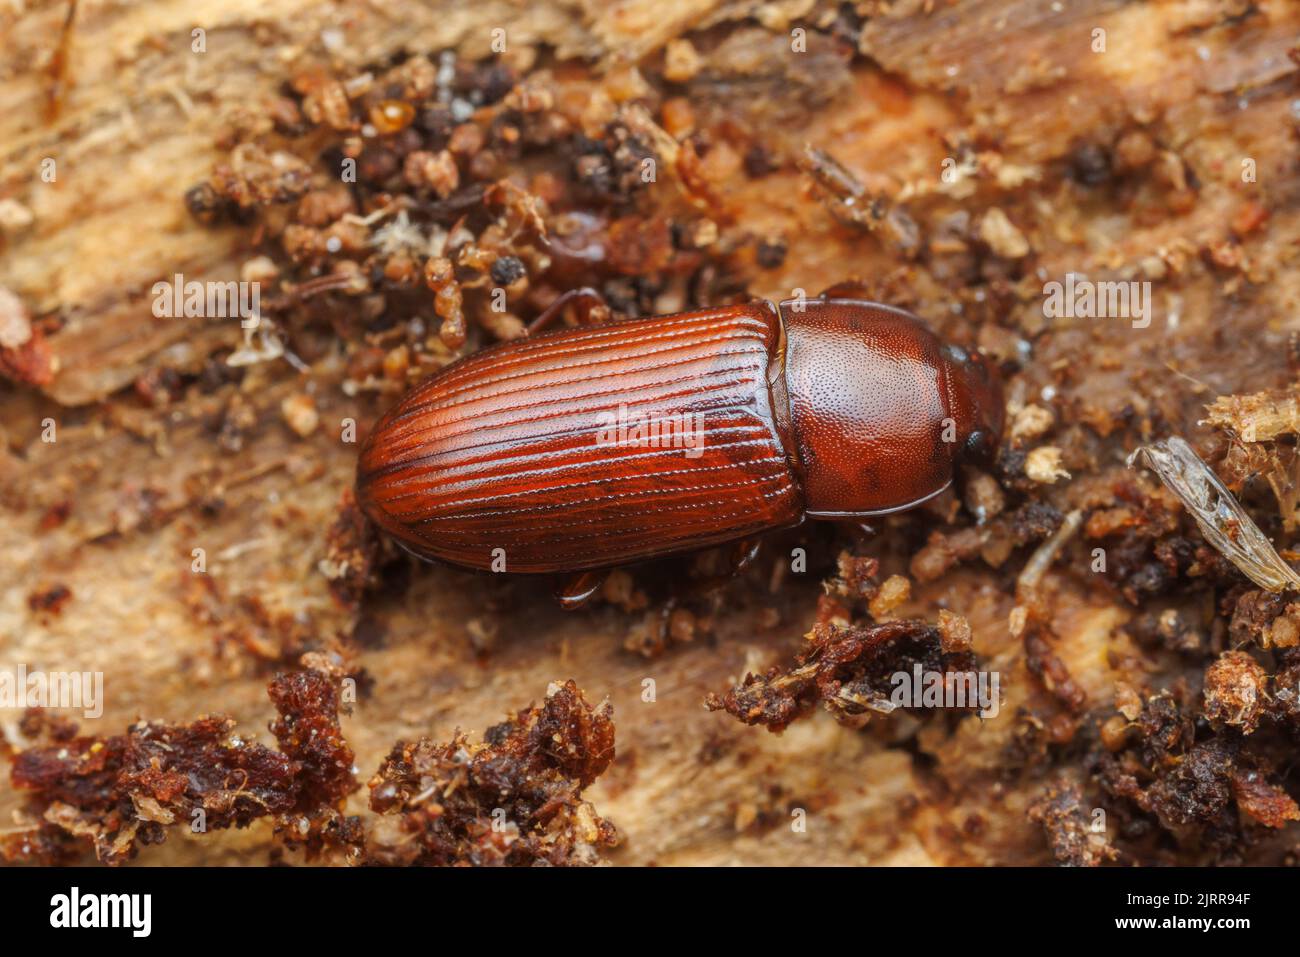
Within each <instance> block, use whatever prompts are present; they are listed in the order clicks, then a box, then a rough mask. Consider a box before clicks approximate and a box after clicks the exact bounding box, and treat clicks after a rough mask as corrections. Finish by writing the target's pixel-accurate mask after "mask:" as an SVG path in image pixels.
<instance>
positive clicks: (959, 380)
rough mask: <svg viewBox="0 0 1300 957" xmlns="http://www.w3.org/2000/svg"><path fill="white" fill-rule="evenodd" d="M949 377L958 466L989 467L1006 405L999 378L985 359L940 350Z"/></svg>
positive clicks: (953, 349) (958, 349)
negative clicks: (960, 464) (970, 464)
mask: <svg viewBox="0 0 1300 957" xmlns="http://www.w3.org/2000/svg"><path fill="white" fill-rule="evenodd" d="M942 361H943V363H944V365H945V367H946V369H947V373H948V383H949V390H950V392H949V396H950V397H949V404H950V408H949V412H950V414H951V415H952V417H953V419H954V420H955V422H956V438H957V455H956V456H955V458H956V460H957V461H958V462H972V463H974V464H977V465H990V464H992V462H993V458H994V456H996V455H997V451H998V446H1000V445H1001V444H1002V427H1003V424H1004V422H1005V418H1006V401H1005V399H1004V398H1003V395H1002V377H1001V375H1000V374H999V373H998V370H997V368H996V367H995V366H994V365H993V363H992V362H991V361H990V360H989V359H988V357H987V356H985V355H983V354H981V353H979V352H975V351H968V350H966V349H962V348H961V347H960V346H953V345H947V346H944V347H943V360H942Z"/></svg>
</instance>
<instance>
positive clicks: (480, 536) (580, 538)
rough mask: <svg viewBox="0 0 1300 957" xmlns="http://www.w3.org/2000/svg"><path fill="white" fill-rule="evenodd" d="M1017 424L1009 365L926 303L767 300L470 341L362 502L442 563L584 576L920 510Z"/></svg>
mask: <svg viewBox="0 0 1300 957" xmlns="http://www.w3.org/2000/svg"><path fill="white" fill-rule="evenodd" d="M573 295H591V294H590V293H589V291H586V290H584V291H579V292H577V293H574V294H570V296H573ZM554 311H556V310H554V309H553V310H548V314H550V313H553V312H554ZM1002 422H1003V401H1002V389H1001V385H1000V383H999V380H998V376H997V374H996V371H995V370H994V369H992V368H991V367H990V365H989V364H988V362H987V361H986V360H985V359H984V357H982V356H980V355H979V354H978V353H968V352H964V351H963V350H961V349H958V348H956V347H953V346H946V345H944V344H943V343H942V342H940V341H939V339H938V338H937V337H936V336H935V335H934V334H933V333H932V332H931V331H930V330H929V329H928V328H927V327H926V326H925V325H924V324H923V323H922V322H921V321H920V320H919V319H917V318H916V317H915V316H913V315H911V314H910V313H907V312H904V311H902V310H900V309H895V308H892V307H890V306H883V305H879V304H877V303H872V302H865V301H861V300H856V299H847V298H835V297H823V298H819V299H806V300H804V299H798V300H788V301H785V302H782V303H781V304H780V307H779V308H778V307H777V306H775V305H773V304H772V303H770V302H753V303H749V304H746V305H736V306H723V307H719V308H715V309H700V310H697V311H694V312H684V313H679V314H676V315H672V316H664V317H657V318H649V319H631V320H626V321H623V322H617V323H608V324H602V325H595V326H588V327H584V328H577V329H567V330H564V331H560V332H554V333H550V334H547V335H542V336H536V337H530V338H525V339H519V340H516V341H514V342H509V343H504V344H501V345H498V346H494V347H492V348H489V349H484V350H482V351H481V352H477V353H475V354H473V355H470V356H467V357H466V358H464V359H461V360H459V361H457V362H455V363H453V364H451V365H449V366H447V367H446V368H445V369H443V370H441V371H439V372H438V373H436V374H435V375H433V376H431V377H430V378H428V379H426V380H425V381H424V382H423V383H421V384H420V385H419V386H418V387H416V388H415V389H414V390H412V391H411V392H410V393H409V394H407V395H406V396H405V397H404V398H403V399H402V400H401V401H400V402H399V403H398V404H397V406H396V407H395V408H393V409H392V410H391V411H389V412H388V413H387V414H386V415H385V416H384V417H383V418H382V419H381V420H380V421H379V422H378V424H377V425H376V426H375V428H374V430H373V431H372V432H371V434H370V436H369V438H368V439H367V441H366V443H365V445H364V447H363V449H362V451H361V456H360V461H359V463H358V467H357V497H358V500H359V502H360V504H361V507H362V508H363V509H364V510H365V512H366V514H367V515H369V516H370V518H371V519H373V520H374V521H375V522H376V523H377V524H378V525H380V526H381V527H382V528H384V529H386V530H387V531H388V532H389V533H391V534H392V535H393V536H394V537H395V538H396V539H397V540H398V541H399V542H401V543H402V544H403V545H405V546H406V547H407V548H409V549H410V550H412V551H414V552H416V553H417V554H418V555H420V556H422V557H425V558H435V559H442V560H445V561H448V562H452V563H454V564H457V565H465V566H469V567H471V568H482V569H488V568H494V569H496V570H498V571H500V570H505V571H510V572H534V573H535V572H555V571H582V570H585V569H596V568H606V567H612V566H616V565H620V564H624V563H629V562H635V561H639V560H642V559H647V558H653V557H656V556H661V555H668V554H672V553H677V552H685V551H690V550H694V549H699V548H704V547H707V546H711V545H717V544H720V543H723V542H729V541H736V540H740V539H746V538H750V537H752V536H755V535H757V534H759V533H762V532H767V531H771V530H774V529H778V528H782V527H788V526H791V525H796V524H798V523H800V522H801V521H803V519H804V518H805V517H811V518H820V519H837V520H841V519H859V518H865V517H868V516H873V515H881V514H884V513H888V512H895V511H900V510H902V509H906V508H910V507H912V506H914V505H918V504H920V503H921V502H924V501H926V500H927V499H929V498H932V497H933V496H935V495H938V494H939V493H940V492H942V491H943V490H944V489H946V488H947V487H948V486H949V485H950V484H951V482H952V475H953V469H954V466H955V465H956V464H957V463H958V462H959V461H960V460H962V459H964V458H966V457H967V456H974V457H982V458H987V457H988V456H989V455H990V454H991V453H992V452H993V451H994V450H995V449H996V447H997V444H998V441H999V436H1000V434H1001V431H1002Z"/></svg>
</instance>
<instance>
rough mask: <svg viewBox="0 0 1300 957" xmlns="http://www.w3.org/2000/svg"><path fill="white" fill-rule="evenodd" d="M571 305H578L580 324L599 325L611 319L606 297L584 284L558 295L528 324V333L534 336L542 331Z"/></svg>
mask: <svg viewBox="0 0 1300 957" xmlns="http://www.w3.org/2000/svg"><path fill="white" fill-rule="evenodd" d="M569 306H577V308H578V324H579V325H597V324H599V323H602V322H607V321H609V306H608V305H606V303H605V299H604V297H602V296H601V294H600V293H598V292H596V290H594V289H592V288H591V287H590V286H583V287H581V288H580V289H570V290H569V291H568V292H562V293H560V294H559V295H558V296H556V297H555V299H554V300H552V302H551V304H550V305H549V306H547V307H546V308H545V309H543V310H542V311H541V313H540V314H539V315H538V317H537V318H536V319H534V320H533V321H532V322H530V323H529V324H528V334H529V335H530V336H534V335H536V334H537V333H539V332H541V331H542V330H543V329H545V328H546V327H547V326H549V325H550V324H551V323H553V322H554V321H555V320H556V319H558V318H560V317H561V316H562V315H564V310H566V309H568V308H569Z"/></svg>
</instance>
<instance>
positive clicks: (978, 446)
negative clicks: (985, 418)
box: [961, 429, 994, 462]
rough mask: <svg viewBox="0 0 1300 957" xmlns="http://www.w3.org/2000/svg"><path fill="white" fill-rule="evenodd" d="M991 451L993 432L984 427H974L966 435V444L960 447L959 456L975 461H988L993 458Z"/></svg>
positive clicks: (992, 449) (992, 450)
mask: <svg viewBox="0 0 1300 957" xmlns="http://www.w3.org/2000/svg"><path fill="white" fill-rule="evenodd" d="M993 452H994V448H993V433H992V432H987V431H985V430H984V429H976V430H975V431H974V432H972V433H971V434H970V435H968V436H966V444H965V445H964V446H963V447H962V450H961V457H962V459H963V460H967V459H974V460H975V461H977V462H988V461H989V460H990V459H992V458H993Z"/></svg>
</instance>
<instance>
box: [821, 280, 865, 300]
mask: <svg viewBox="0 0 1300 957" xmlns="http://www.w3.org/2000/svg"><path fill="white" fill-rule="evenodd" d="M817 298H818V299H854V300H859V301H862V302H870V301H871V299H872V296H871V290H870V289H868V288H867V284H866V283H865V282H863V281H862V280H861V279H846V280H844V281H843V282H837V283H836V284H835V285H833V286H827V287H826V288H825V289H823V290H822V291H821V295H819V296H818V297H817Z"/></svg>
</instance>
